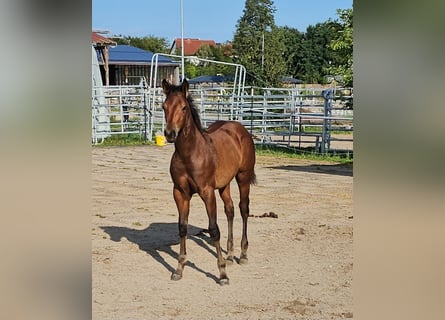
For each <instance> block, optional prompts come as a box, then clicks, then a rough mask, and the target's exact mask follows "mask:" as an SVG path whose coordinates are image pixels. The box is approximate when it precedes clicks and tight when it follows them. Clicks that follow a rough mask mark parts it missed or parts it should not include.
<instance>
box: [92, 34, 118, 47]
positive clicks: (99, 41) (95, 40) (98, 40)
mask: <svg viewBox="0 0 445 320" xmlns="http://www.w3.org/2000/svg"><path fill="white" fill-rule="evenodd" d="M91 40H92V43H93V44H95V45H98V44H105V45H107V44H109V45H116V42H114V41H113V40H111V39H109V38H105V37H102V36H101V35H100V34H97V33H96V32H91Z"/></svg>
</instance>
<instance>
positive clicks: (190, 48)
mask: <svg viewBox="0 0 445 320" xmlns="http://www.w3.org/2000/svg"><path fill="white" fill-rule="evenodd" d="M205 44H206V45H209V46H212V47H216V42H215V40H201V39H192V38H184V55H185V56H193V55H196V52H198V50H199V48H200V47H201V46H202V45H205ZM181 47H182V46H181V38H176V39H175V40H174V41H173V44H172V46H171V48H170V52H171V51H173V50H174V49H175V48H177V49H178V50H181Z"/></svg>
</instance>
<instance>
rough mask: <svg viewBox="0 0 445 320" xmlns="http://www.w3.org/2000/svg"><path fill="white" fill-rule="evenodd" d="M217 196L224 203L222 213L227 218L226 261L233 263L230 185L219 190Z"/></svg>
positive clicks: (232, 215) (232, 213) (232, 212)
mask: <svg viewBox="0 0 445 320" xmlns="http://www.w3.org/2000/svg"><path fill="white" fill-rule="evenodd" d="M219 195H220V196H221V199H222V201H223V202H224V212H225V213H226V216H227V225H228V233H227V258H226V261H227V262H228V263H232V262H233V218H234V215H235V213H234V211H235V210H234V208H233V201H232V198H231V196H230V183H229V184H228V185H226V186H225V187H224V188H221V189H219Z"/></svg>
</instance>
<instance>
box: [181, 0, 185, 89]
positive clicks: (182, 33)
mask: <svg viewBox="0 0 445 320" xmlns="http://www.w3.org/2000/svg"><path fill="white" fill-rule="evenodd" d="M181 63H182V78H181V81H184V79H185V76H184V74H185V68H184V4H183V0H181Z"/></svg>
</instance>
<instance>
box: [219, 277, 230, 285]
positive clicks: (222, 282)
mask: <svg viewBox="0 0 445 320" xmlns="http://www.w3.org/2000/svg"><path fill="white" fill-rule="evenodd" d="M219 284H220V285H221V286H225V285H228V284H229V278H223V279H219Z"/></svg>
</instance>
